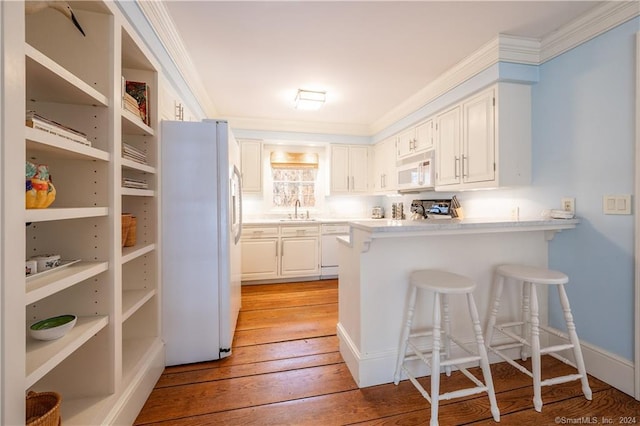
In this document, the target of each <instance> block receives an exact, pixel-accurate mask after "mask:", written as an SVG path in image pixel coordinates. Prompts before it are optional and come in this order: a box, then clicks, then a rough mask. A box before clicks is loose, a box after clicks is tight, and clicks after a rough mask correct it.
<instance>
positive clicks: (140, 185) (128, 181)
mask: <svg viewBox="0 0 640 426" xmlns="http://www.w3.org/2000/svg"><path fill="white" fill-rule="evenodd" d="M122 186H123V187H125V188H133V189H149V184H148V183H147V182H146V181H144V180H141V179H134V178H129V177H124V178H122Z"/></svg>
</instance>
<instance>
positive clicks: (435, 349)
mask: <svg viewBox="0 0 640 426" xmlns="http://www.w3.org/2000/svg"><path fill="white" fill-rule="evenodd" d="M475 287H476V284H475V283H474V282H473V281H471V280H470V279H469V278H467V277H464V276H462V275H458V274H453V273H450V272H445V271H438V270H431V269H425V270H419V271H414V272H413V273H412V274H411V276H410V279H409V304H408V306H407V314H406V315H407V317H406V324H405V326H404V328H403V330H402V336H401V340H400V350H399V352H398V362H397V365H396V371H395V375H394V383H395V384H396V385H397V384H398V383H399V382H400V376H401V374H402V372H404V373H405V374H406V376H407V377H408V378H409V380H410V381H411V383H413V385H414V386H415V387H416V388H417V389H418V390H419V391H420V393H421V394H422V396H423V397H424V398H425V399H426V400H427V401H429V403H430V404H431V426H434V425H437V424H438V401H439V400H448V399H453V398H460V397H463V396H468V395H474V394H477V393H480V392H487V394H488V395H489V401H490V403H491V414H492V415H493V418H494V420H495V421H496V422H499V421H500V410H499V409H498V404H497V403H496V396H495V392H494V389H493V380H492V379H491V370H490V368H489V360H488V358H487V350H486V348H485V345H484V340H483V336H482V329H481V327H480V320H479V318H478V310H477V308H476V304H475V302H474V299H473V290H474V289H475ZM418 289H420V290H428V291H431V292H433V294H434V299H433V328H432V329H431V330H428V331H423V332H416V333H412V332H411V323H412V321H413V314H414V311H415V304H416V296H417V293H418ZM450 294H466V296H467V304H468V306H469V315H470V316H471V322H472V323H473V330H474V334H475V340H476V343H477V352H474V351H472V350H471V349H469V348H467V347H465V346H464V345H463V344H462V343H461V342H460V341H458V340H457V339H456V338H455V337H454V336H452V335H451V323H450V318H449V299H448V297H449V295H450ZM441 308H442V312H443V318H442V322H443V323H444V324H443V325H444V332H443V331H442V330H441V317H440V316H441V314H440V309H441ZM441 335H443V337H444V338H443V341H444V342H443V343H444V348H442V347H441V342H440V339H441ZM425 336H432V340H433V345H432V349H431V350H427V351H421V350H420V349H419V348H418V347H417V345H416V343H415V342H414V340H415V338H418V337H425ZM451 342H453V343H455V344H456V345H457V346H458V347H460V348H461V349H463V350H464V351H465V352H467V353H468V354H469V356H466V357H461V358H455V359H451V358H450V356H451ZM407 348H408V349H409V350H410V351H409V352H410V353H407ZM443 349H444V352H443ZM443 355H444V360H441V357H442V356H443ZM415 359H420V360H422V361H423V362H424V363H425V364H426V365H427V366H428V367H429V369H430V370H431V395H429V393H428V392H427V391H426V390H425V389H424V388H423V387H422V385H420V383H418V381H417V380H416V378H415V377H414V376H413V375H412V374H411V373H410V372H409V371H408V369H407V368H406V367H405V365H404V363H405V361H410V360H415ZM476 361H480V367H481V369H482V374H483V376H484V384H483V383H482V382H481V381H480V380H478V379H477V378H476V377H475V376H473V375H472V374H471V373H469V371H468V370H467V369H466V368H464V367H462V365H461V364H467V363H470V362H476ZM452 365H454V366H457V367H458V369H459V370H460V371H461V372H462V374H464V375H465V376H466V377H467V378H469V380H471V381H472V382H473V383H474V384H475V385H476V386H475V387H472V388H466V389H460V390H456V391H453V392H447V393H443V394H440V368H441V367H444V369H445V372H446V374H447V376H450V375H451V366H452Z"/></svg>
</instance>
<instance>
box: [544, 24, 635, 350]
mask: <svg viewBox="0 0 640 426" xmlns="http://www.w3.org/2000/svg"><path fill="white" fill-rule="evenodd" d="M639 29H640V19H638V18H636V19H634V20H632V21H629V22H627V23H626V24H624V25H621V26H618V27H617V28H615V29H613V30H610V31H609V32H607V33H605V34H603V35H601V36H599V37H597V38H595V39H593V40H591V41H589V42H587V43H584V44H582V45H580V46H579V47H577V48H575V49H573V50H571V51H569V52H567V53H565V54H563V55H561V56H559V57H557V58H555V59H553V60H551V61H548V62H546V63H545V64H543V65H541V66H540V82H539V83H538V84H537V85H535V86H533V92H532V102H533V170H534V177H533V179H534V182H533V188H532V190H533V193H532V196H533V197H534V198H536V199H538V200H540V201H541V202H543V203H544V200H545V199H546V200H548V201H547V202H548V203H549V204H552V205H556V206H557V205H559V199H560V197H562V196H571V197H575V198H576V210H577V214H578V216H579V217H580V218H582V223H581V224H580V225H579V226H578V228H577V229H576V230H574V231H569V232H562V233H559V234H558V235H557V236H556V237H555V239H554V240H553V241H551V243H550V247H549V258H550V266H551V267H553V268H557V269H559V270H562V271H564V272H565V273H567V274H568V275H569V277H570V285H568V286H567V292H568V293H569V299H570V301H571V305H572V311H573V313H574V318H575V320H576V324H577V327H578V334H579V335H580V338H581V339H583V340H585V341H587V342H590V343H592V344H595V345H597V346H599V347H601V348H604V349H606V350H608V351H610V352H613V353H615V354H617V355H619V356H621V357H624V358H626V359H629V360H633V355H634V354H633V345H634V328H633V323H634V312H633V309H634V264H633V255H634V217H633V216H631V215H627V216H615V215H604V214H603V212H602V197H603V195H605V194H633V191H634V173H635V167H634V158H635V157H634V155H635V148H634V145H635V137H634V131H635V114H636V113H637V112H636V111H635V107H634V102H635V97H634V96H635V50H634V49H635V33H636V32H637V31H639ZM551 296H553V297H551ZM549 309H550V323H551V325H552V326H554V327H558V328H563V327H562V326H561V325H562V324H563V323H564V320H563V316H562V310H561V309H560V306H559V303H558V302H557V297H556V295H555V294H553V295H551V294H550V306H549Z"/></svg>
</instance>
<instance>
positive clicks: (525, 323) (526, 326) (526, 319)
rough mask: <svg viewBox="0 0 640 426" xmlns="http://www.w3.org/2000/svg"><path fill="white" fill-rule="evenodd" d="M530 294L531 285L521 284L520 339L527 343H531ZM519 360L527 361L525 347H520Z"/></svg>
mask: <svg viewBox="0 0 640 426" xmlns="http://www.w3.org/2000/svg"><path fill="white" fill-rule="evenodd" d="M530 294H531V283H528V282H526V281H525V282H523V283H522V312H521V314H522V317H521V319H522V337H523V338H524V339H525V340H526V341H527V342H530V341H531V324H530V318H531V317H530V316H529V295H530ZM520 359H522V360H523V361H526V360H527V345H522V346H521V347H520Z"/></svg>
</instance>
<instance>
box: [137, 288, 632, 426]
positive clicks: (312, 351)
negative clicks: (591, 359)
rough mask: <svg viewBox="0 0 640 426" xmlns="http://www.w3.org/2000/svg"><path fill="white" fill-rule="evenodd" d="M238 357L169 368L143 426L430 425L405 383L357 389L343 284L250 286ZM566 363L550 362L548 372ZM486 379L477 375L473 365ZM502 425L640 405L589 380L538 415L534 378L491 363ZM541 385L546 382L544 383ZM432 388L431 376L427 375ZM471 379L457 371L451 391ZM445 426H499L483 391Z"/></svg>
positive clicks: (443, 414)
mask: <svg viewBox="0 0 640 426" xmlns="http://www.w3.org/2000/svg"><path fill="white" fill-rule="evenodd" d="M242 297H243V301H242V305H243V306H242V310H241V312H240V316H239V319H238V326H237V330H236V335H235V338H234V344H233V355H232V356H230V357H228V358H225V359H223V360H220V361H211V362H202V363H197V364H189V365H183V366H175V367H168V368H166V370H165V372H164V373H163V375H162V377H161V378H160V380H159V381H158V383H157V384H156V387H155V389H154V390H153V392H152V394H151V395H150V397H149V399H148V400H147V402H146V404H145V406H144V407H143V409H142V411H141V412H140V414H139V415H138V418H137V419H136V422H135V424H136V425H149V424H154V425H198V426H199V425H347V424H361V425H424V424H428V422H429V418H430V411H429V404H428V403H427V401H426V400H425V399H424V398H423V397H422V396H421V395H420V394H419V392H418V391H417V390H416V389H415V388H414V387H413V385H411V383H409V382H408V381H407V380H404V381H402V382H401V383H400V384H399V385H398V386H395V385H393V384H386V385H380V386H373V387H370V388H365V389H358V387H357V386H356V384H355V382H354V381H353V378H352V377H351V374H350V373H349V371H348V369H347V366H346V365H345V363H344V362H343V360H342V358H341V356H340V353H339V352H338V338H337V337H336V323H337V318H338V304H337V300H338V284H337V280H326V281H319V282H305V283H289V284H268V285H252V286H243V289H242ZM567 369H568V367H567V366H565V365H564V364H562V363H560V362H559V361H557V360H555V359H554V358H551V357H545V359H544V362H543V373H546V374H547V375H558V374H559V373H561V372H562V371H567ZM472 371H474V374H477V375H478V377H480V374H479V371H478V369H472ZM491 371H492V374H493V379H494V385H495V388H496V397H497V400H498V405H499V407H500V412H501V422H500V424H502V425H554V424H577V423H579V424H587V423H588V424H604V423H606V421H607V420H610V422H609V424H623V423H624V420H627V421H626V423H627V424H638V423H639V422H640V403H639V402H638V401H635V400H634V399H633V398H631V397H629V396H627V395H626V394H624V393H622V392H620V391H618V390H616V389H614V388H612V387H611V386H609V385H607V384H606V383H604V382H602V381H600V380H597V379H595V378H593V377H590V379H589V382H590V385H591V388H592V390H593V400H592V401H587V400H586V399H585V398H584V396H583V395H582V391H581V389H580V382H579V381H576V382H571V383H567V384H564V385H556V386H552V387H545V388H543V392H542V397H543V400H544V403H545V404H544V406H543V409H542V413H537V412H536V411H535V410H534V409H533V407H532V402H531V399H532V397H533V390H532V387H531V380H530V379H529V378H528V377H526V376H525V375H523V374H522V373H519V372H517V371H516V370H515V369H514V368H513V367H511V366H509V365H508V364H506V363H500V364H493V365H492V366H491ZM543 379H544V377H543ZM420 380H421V382H423V385H424V386H425V388H426V389H429V387H428V383H429V378H423V379H420ZM468 383H469V382H468V379H466V378H465V377H463V376H462V375H461V374H459V373H456V372H454V373H453V374H452V376H451V377H450V378H447V379H446V380H445V379H443V380H442V381H441V387H442V391H448V390H451V389H453V388H455V387H456V386H459V385H460V384H462V385H463V386H467V385H468ZM439 420H440V424H441V425H463V424H464V425H468V424H472V425H485V424H496V423H495V422H494V421H493V419H492V417H491V413H490V411H489V401H488V399H487V397H486V394H480V395H475V396H470V397H466V398H461V399H456V400H452V401H441V402H440V416H439Z"/></svg>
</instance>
